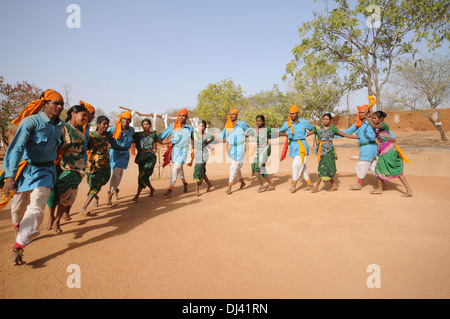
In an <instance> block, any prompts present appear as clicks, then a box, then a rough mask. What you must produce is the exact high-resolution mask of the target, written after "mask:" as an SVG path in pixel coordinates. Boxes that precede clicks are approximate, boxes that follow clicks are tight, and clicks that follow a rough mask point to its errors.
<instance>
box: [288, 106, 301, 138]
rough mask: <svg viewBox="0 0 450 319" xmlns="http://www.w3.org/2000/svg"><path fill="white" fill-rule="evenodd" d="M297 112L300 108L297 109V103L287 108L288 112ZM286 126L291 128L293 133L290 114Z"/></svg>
mask: <svg viewBox="0 0 450 319" xmlns="http://www.w3.org/2000/svg"><path fill="white" fill-rule="evenodd" d="M298 112H300V110H299V109H298V106H297V105H292V106H291V107H290V109H289V114H291V113H298ZM288 126H289V127H290V128H291V133H292V134H294V129H293V127H292V120H291V117H290V116H289V118H288Z"/></svg>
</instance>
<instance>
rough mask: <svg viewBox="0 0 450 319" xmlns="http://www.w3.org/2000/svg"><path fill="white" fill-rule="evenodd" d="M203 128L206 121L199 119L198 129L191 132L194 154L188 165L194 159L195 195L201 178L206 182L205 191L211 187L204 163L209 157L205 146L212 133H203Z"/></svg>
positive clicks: (204, 128) (197, 193) (212, 136)
mask: <svg viewBox="0 0 450 319" xmlns="http://www.w3.org/2000/svg"><path fill="white" fill-rule="evenodd" d="M205 130H206V121H205V120H201V122H200V123H199V125H198V131H194V132H193V133H192V149H193V152H194V154H193V156H192V160H191V162H190V163H189V164H188V166H191V165H192V162H193V161H195V167H194V182H195V183H196V188H195V194H196V195H197V196H200V185H201V184H202V182H203V180H205V182H206V184H208V188H207V189H206V191H207V192H209V191H210V190H211V187H213V185H212V184H211V181H210V180H209V179H208V176H207V175H206V163H207V162H208V159H209V151H208V147H207V146H208V145H209V143H211V142H212V141H214V135H211V134H209V133H205Z"/></svg>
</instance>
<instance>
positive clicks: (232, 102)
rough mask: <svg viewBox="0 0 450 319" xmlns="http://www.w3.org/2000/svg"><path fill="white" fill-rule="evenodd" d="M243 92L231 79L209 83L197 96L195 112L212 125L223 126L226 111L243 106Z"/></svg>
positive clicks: (239, 108) (239, 109) (240, 108)
mask: <svg viewBox="0 0 450 319" xmlns="http://www.w3.org/2000/svg"><path fill="white" fill-rule="evenodd" d="M245 102H246V100H245V98H244V93H243V91H242V88H241V86H240V85H235V84H234V83H233V81H232V80H231V79H228V80H222V81H220V82H218V83H210V84H208V86H207V88H206V89H204V90H202V91H201V92H200V93H199V94H198V96H197V106H196V108H195V110H194V111H195V112H196V113H197V115H198V116H199V117H200V118H201V119H203V120H205V121H206V122H207V124H208V125H210V126H213V127H223V125H224V124H225V122H226V120H227V115H228V112H229V111H230V110H232V109H237V110H238V111H241V110H242V109H243V108H244V106H245Z"/></svg>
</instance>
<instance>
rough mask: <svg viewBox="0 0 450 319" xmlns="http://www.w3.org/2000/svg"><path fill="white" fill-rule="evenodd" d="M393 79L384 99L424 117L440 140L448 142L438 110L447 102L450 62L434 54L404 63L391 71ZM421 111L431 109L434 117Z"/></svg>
mask: <svg viewBox="0 0 450 319" xmlns="http://www.w3.org/2000/svg"><path fill="white" fill-rule="evenodd" d="M393 79H394V81H393V84H392V85H390V86H389V88H388V91H387V93H386V95H385V99H386V100H387V101H388V102H389V103H391V104H393V105H399V106H404V107H408V108H410V109H412V110H414V111H417V112H419V113H421V114H422V115H424V116H425V117H426V118H427V119H428V120H429V121H430V122H431V123H432V124H433V125H434V127H435V128H436V129H437V130H438V131H439V133H440V134H441V140H442V141H447V138H446V136H445V132H444V130H443V129H442V125H441V120H440V114H439V109H438V107H439V106H441V105H442V104H443V102H445V101H448V97H449V85H450V60H449V59H448V58H447V57H442V56H437V55H434V56H431V57H427V58H425V59H420V60H418V61H413V60H405V61H402V62H401V63H400V64H399V65H397V67H396V68H395V69H394V72H393ZM427 106H428V107H427ZM422 109H432V110H434V113H435V115H434V116H430V115H429V114H427V113H425V112H424V111H423V110H422Z"/></svg>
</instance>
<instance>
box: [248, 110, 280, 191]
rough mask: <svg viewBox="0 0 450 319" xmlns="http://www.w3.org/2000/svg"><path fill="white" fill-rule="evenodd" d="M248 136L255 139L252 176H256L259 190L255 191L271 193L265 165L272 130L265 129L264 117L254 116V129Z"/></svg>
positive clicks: (272, 188)
mask: <svg viewBox="0 0 450 319" xmlns="http://www.w3.org/2000/svg"><path fill="white" fill-rule="evenodd" d="M249 132H250V135H251V136H253V137H255V139H256V145H255V148H254V151H253V152H254V157H253V160H252V176H256V177H257V178H258V181H259V188H258V189H257V190H256V191H257V192H258V193H261V192H264V191H266V190H267V191H272V190H274V189H275V186H274V185H273V184H272V181H271V180H270V177H269V174H267V170H266V164H267V162H268V160H269V156H270V153H271V146H270V141H269V140H270V139H271V135H272V134H271V133H272V128H271V127H270V126H267V127H266V119H265V117H264V115H258V116H256V127H255V128H251V129H250V131H249ZM264 179H265V180H266V181H267V184H268V185H267V188H266V187H265V186H264Z"/></svg>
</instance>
